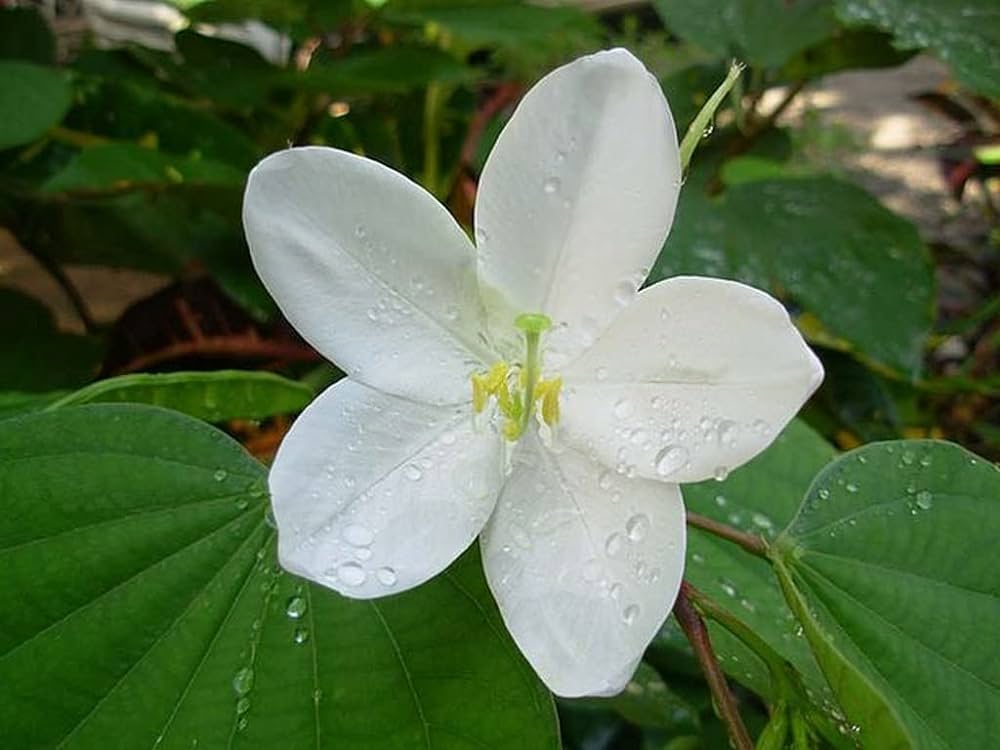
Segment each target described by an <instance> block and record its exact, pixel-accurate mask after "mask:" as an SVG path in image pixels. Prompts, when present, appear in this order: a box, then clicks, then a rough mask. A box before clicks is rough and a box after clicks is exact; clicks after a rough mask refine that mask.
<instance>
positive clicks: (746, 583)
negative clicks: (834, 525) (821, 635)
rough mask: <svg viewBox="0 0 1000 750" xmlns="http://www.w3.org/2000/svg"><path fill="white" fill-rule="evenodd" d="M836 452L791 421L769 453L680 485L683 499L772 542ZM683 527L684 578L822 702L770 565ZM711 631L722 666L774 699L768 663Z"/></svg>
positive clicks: (816, 674)
mask: <svg viewBox="0 0 1000 750" xmlns="http://www.w3.org/2000/svg"><path fill="white" fill-rule="evenodd" d="M833 455H834V451H833V448H832V447H831V446H830V445H829V443H827V442H826V441H825V440H823V438H821V437H820V436H819V435H818V434H816V433H815V432H813V431H812V429H810V428H809V427H807V426H806V425H805V424H803V423H802V422H799V421H794V422H792V423H791V424H790V425H789V426H788V427H787V428H785V430H784V431H783V432H782V433H781V435H779V436H778V438H777V439H776V440H775V441H774V443H773V444H772V445H771V447H770V448H768V449H767V450H766V451H764V453H762V454H761V455H760V456H758V457H757V458H755V459H754V460H753V461H751V462H750V463H749V464H747V465H746V466H744V467H742V468H740V469H737V470H736V471H734V472H733V473H732V474H730V475H729V477H728V478H727V479H726V480H725V481H723V482H716V481H715V480H709V481H707V482H700V483H698V484H693V485H685V486H684V502H685V505H686V506H687V508H688V510H689V511H691V512H693V513H699V514H701V515H704V516H708V517H709V518H712V519H714V520H716V521H720V522H722V523H725V524H728V525H730V526H733V527H736V528H738V529H740V530H742V531H746V532H748V533H751V534H755V535H758V536H763V537H764V538H765V539H773V538H774V536H775V535H776V534H777V532H778V531H779V530H780V529H782V528H784V526H785V525H786V524H787V523H788V522H789V520H790V519H791V518H792V516H793V515H794V513H795V510H796V508H797V507H798V505H799V502H800V500H801V498H802V496H803V495H804V494H805V492H806V490H807V489H808V487H809V483H810V482H811V481H812V479H813V477H814V476H815V475H816V472H818V471H819V470H820V469H821V468H822V467H823V466H824V465H825V464H826V463H827V462H828V461H829V460H830V459H831V458H832V457H833ZM688 528H689V533H688V550H687V566H686V568H685V577H686V579H687V580H688V581H689V582H690V583H692V584H693V585H694V586H695V588H697V589H698V590H700V591H702V592H703V593H704V594H706V595H707V596H709V597H711V598H712V599H713V600H715V601H716V602H717V603H718V604H719V605H720V606H721V607H723V608H724V609H726V610H728V611H729V613H730V614H732V615H733V616H734V617H736V618H737V619H739V620H741V621H742V622H743V623H744V624H746V625H747V626H748V627H749V628H751V629H752V630H753V631H754V632H755V633H757V635H759V636H760V637H761V638H763V639H764V640H765V641H766V642H767V643H768V645H770V646H771V648H773V649H774V650H775V651H777V652H778V653H779V654H781V655H782V656H783V657H784V658H785V659H787V660H788V661H789V662H791V664H792V665H793V666H794V667H795V668H796V669H797V670H798V671H799V672H800V673H801V674H802V676H803V678H804V680H805V682H806V684H807V685H809V686H810V687H811V688H813V689H814V690H815V691H816V692H817V696H819V700H820V702H822V697H823V695H822V694H823V692H824V682H823V679H822V676H821V675H820V673H819V670H818V668H817V666H816V663H815V661H814V660H813V658H812V655H811V654H810V653H809V648H808V645H807V644H806V642H805V639H804V638H802V633H801V631H800V630H799V629H798V628H797V625H796V623H795V620H794V617H793V615H792V613H791V611H790V610H789V609H788V607H787V606H786V605H785V602H784V599H783V597H782V595H781V589H780V588H779V587H778V581H777V579H776V578H775V576H774V573H773V571H772V570H771V567H770V566H769V565H768V564H767V562H765V561H764V560H760V559H757V558H754V557H752V556H750V555H749V554H748V553H746V552H744V551H743V550H742V549H740V548H739V547H737V546H736V545H734V544H732V543H731V542H727V541H725V540H722V539H720V538H719V537H716V536H713V535H711V534H709V533H707V532H705V531H701V530H699V529H696V528H693V527H690V526H689V527H688ZM711 632H712V638H713V641H714V643H715V645H716V650H717V651H718V652H719V654H720V657H721V659H722V665H723V667H724V668H725V669H726V670H727V671H728V672H729V673H730V674H731V675H732V676H734V677H735V678H736V679H738V680H740V681H741V682H743V683H744V684H746V685H747V686H749V687H751V688H752V689H753V690H755V691H756V692H758V693H760V694H762V695H765V696H773V695H774V691H773V686H772V685H771V680H770V678H769V675H768V673H767V670H766V668H765V665H764V664H763V663H762V662H761V661H760V660H759V659H757V658H756V657H755V656H754V655H753V653H752V652H751V651H749V650H748V649H747V648H745V647H744V646H743V644H742V643H741V642H740V641H739V640H737V639H736V638H735V637H733V636H732V635H731V634H729V633H728V631H726V630H724V629H723V628H721V627H719V626H717V625H715V624H712V625H711Z"/></svg>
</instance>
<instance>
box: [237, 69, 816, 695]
mask: <svg viewBox="0 0 1000 750" xmlns="http://www.w3.org/2000/svg"><path fill="white" fill-rule="evenodd" d="M680 178H681V169H680V165H679V154H678V146H677V136H676V133H675V130H674V124H673V120H672V118H671V115H670V111H669V109H668V107H667V104H666V101H665V100H664V98H663V94H662V93H661V90H660V87H659V85H658V84H657V82H656V80H655V79H654V78H653V77H652V76H651V75H650V74H649V73H648V72H647V71H646V70H645V68H644V67H643V66H642V64H641V63H640V62H639V61H638V60H636V59H635V58H634V57H633V56H632V55H631V54H629V53H628V52H626V51H624V50H612V51H609V52H602V53H599V54H596V55H592V56H589V57H585V58H582V59H580V60H577V61H576V62H573V63H571V64H569V65H566V66H565V67H562V68H559V69H558V70H556V71H554V72H553V73H551V74H550V75H548V76H546V77H545V78H543V79H542V80H541V81H540V82H539V83H538V84H537V85H536V86H535V87H534V88H533V89H532V90H531V91H530V92H528V94H527V95H526V96H525V97H524V100H523V101H522V102H521V104H520V106H519V107H518V108H517V111H516V112H515V113H514V116H513V117H512V118H511V120H510V122H509V123H508V124H507V126H506V127H505V128H504V131H503V133H502V134H501V135H500V138H499V140H498V141H497V144H496V146H495V147H494V149H493V152H492V154H491V155H490V157H489V160H488V161H487V163H486V167H485V169H484V170H483V174H482V179H481V182H480V186H479V195H478V199H477V203H476V210H475V224H476V231H475V236H476V244H475V246H473V244H472V243H471V242H470V241H469V239H468V237H467V236H466V234H465V233H464V232H463V231H462V229H461V228H460V227H459V226H458V224H457V223H456V222H455V221H454V219H452V217H451V216H450V215H449V214H448V213H447V211H446V210H445V209H444V208H443V207H442V206H441V205H440V204H439V203H438V202H437V201H436V200H435V199H434V198H432V197H431V196H430V195H429V194H428V193H426V192H425V191H424V190H423V189H422V188H420V187H418V186H417V185H415V184H414V183H413V182H411V181H410V180H408V179H407V178H406V177H404V176H402V175H400V174H398V173H397V172H394V171H392V170H391V169H388V168H387V167H384V166H382V165H380V164H378V163H376V162H374V161H371V160H369V159H365V158H362V157H359V156H355V155H353V154H350V153H346V152H343V151H338V150H334V149H328V148H298V149H291V150H288V151H282V152H280V153H277V154H274V155H272V156H270V157H268V158H267V159H265V160H264V161H262V162H261V163H260V164H259V165H258V166H257V167H256V169H254V171H253V173H252V174H251V175H250V179H249V183H248V185H247V191H246V199H245V206H244V223H245V226H246V233H247V238H248V240H249V243H250V248H251V251H252V254H253V260H254V263H255V265H256V268H257V271H258V272H259V274H260V276H261V278H262V279H263V280H264V283H265V284H266V285H267V288H268V289H269V290H270V292H271V294H272V295H273V296H274V298H275V299H276V300H277V302H278V304H279V306H280V307H281V309H282V311H283V312H284V314H285V315H286V316H287V317H288V319H289V320H290V321H291V323H292V324H293V325H294V326H295V327H296V328H297V329H298V330H299V331H300V332H301V334H302V335H303V336H304V337H305V338H306V339H307V340H308V341H309V342H310V343H312V344H313V345H314V346H315V347H316V348H317V349H318V350H319V351H320V352H322V353H323V354H324V355H326V356H327V357H329V358H330V359H331V360H332V361H334V362H336V363H337V364H338V365H339V366H340V367H341V368H343V370H344V371H345V372H346V373H347V374H348V376H349V377H348V378H346V379H344V380H342V381H340V382H339V383H337V384H335V385H334V386H332V387H330V388H329V389H328V390H327V391H325V392H324V393H323V394H322V395H320V396H319V397H318V398H317V399H316V400H315V401H314V402H313V403H312V404H311V405H310V406H309V408H308V409H306V410H305V412H304V413H303V414H302V415H301V416H300V417H299V418H298V420H297V421H296V422H295V424H294V426H293V427H292V429H291V431H290V432H289V433H288V435H287V437H286V438H285V440H284V442H283V443H282V445H281V448H280V450H279V451H278V455H277V458H276V459H275V462H274V466H273V467H272V469H271V474H270V488H271V495H272V502H273V505H274V515H275V518H276V519H277V524H278V531H279V535H278V539H279V555H280V559H281V562H282V565H284V566H285V567H286V568H288V569H289V570H291V571H294V572H295V573H298V574H299V575H302V576H305V577H306V578H309V579H312V580H314V581H317V582H319V583H321V584H323V585H325V586H329V587H330V588H333V589H336V590H337V591H339V592H341V593H342V594H345V595H347V596H351V597H357V598H371V597H378V596H386V595H389V594H393V593H396V592H399V591H403V590H405V589H409V588H411V587H413V586H416V585H418V584H419V583H421V582H423V581H425V580H427V579H428V578H430V577H432V576H434V575H436V574H437V573H439V572H440V571H442V570H443V569H444V568H445V567H447V566H448V564H449V563H451V562H452V561H453V560H454V559H455V558H456V557H457V556H458V555H459V554H460V553H461V552H462V551H463V550H464V549H465V548H466V547H468V545H469V544H470V543H471V542H472V541H473V540H474V539H475V538H476V536H477V535H479V534H480V532H482V534H481V538H480V545H481V549H482V559H483V566H484V568H485V572H486V577H487V580H488V582H489V585H490V588H491V590H492V591H493V594H494V596H495V597H496V600H497V603H498V604H499V607H500V611H501V613H502V614H503V618H504V621H505V622H506V624H507V627H508V629H509V630H510V632H511V634H512V636H513V637H514V640H515V641H516V642H517V644H518V646H519V647H520V648H521V650H522V651H523V652H524V654H525V656H526V657H527V658H528V660H529V661H530V662H531V664H532V665H533V667H534V668H535V670H536V671H537V672H538V674H539V675H540V676H541V678H542V679H543V680H544V681H545V683H546V684H547V685H548V686H549V688H550V689H551V690H553V691H554V692H556V693H558V694H560V695H564V696H577V695H588V694H608V693H614V692H617V691H619V690H620V689H621V688H622V687H623V686H624V685H625V683H626V682H627V681H628V679H629V677H630V676H631V674H632V672H633V670H634V668H635V666H636V664H637V663H638V661H639V659H640V657H641V656H642V653H643V650H644V649H645V647H646V646H647V645H648V643H649V641H650V639H651V638H652V637H653V636H654V635H655V633H656V632H657V630H658V629H659V628H660V626H661V625H662V623H663V621H664V619H665V618H666V616H667V614H668V612H669V611H670V608H671V606H672V604H673V601H674V598H675V597H676V595H677V590H678V587H679V585H680V581H681V575H682V571H683V567H684V546H685V519H684V508H683V504H682V501H681V493H680V489H679V488H678V485H677V483H678V482H694V481H699V480H702V479H706V478H708V477H711V476H713V475H715V476H719V477H721V476H722V475H724V474H725V473H726V472H727V471H728V470H730V469H732V468H734V467H736V466H739V465H740V464H742V463H744V462H745V461H747V460H748V459H750V458H751V457H753V456H755V455H756V454H757V453H759V452H760V451H761V450H763V449H764V448H765V447H766V446H767V445H768V444H769V443H770V442H771V441H772V440H773V438H774V437H775V436H776V435H777V433H778V431H779V430H780V429H781V428H782V427H783V426H784V425H785V424H786V423H787V422H788V420H789V419H791V417H792V416H793V415H794V414H795V412H796V411H797V410H798V408H799V407H800V406H801V405H802V403H803V402H804V401H805V400H806V399H807V398H808V396H809V395H810V394H811V393H812V391H813V390H814V389H815V388H816V386H817V385H818V383H819V382H820V380H821V379H822V369H821V367H820V365H819V362H818V361H817V359H816V358H815V356H813V354H812V353H811V352H810V351H809V349H808V348H807V347H806V345H805V344H804V343H803V341H802V339H801V337H800V336H799V334H798V333H797V332H796V330H795V328H794V327H793V326H792V324H791V322H790V320H789V318H788V315H787V314H786V312H785V310H784V308H783V307H782V306H781V305H780V304H779V303H778V302H776V301H775V300H774V299H772V298H771V297H769V296H768V295H766V294H764V293H762V292H759V291H756V290H754V289H751V288H749V287H746V286H743V285H741V284H737V283H734V282H729V281H721V280H716V279H706V278H694V277H683V278H673V279H669V280H667V281H661V282H659V283H657V284H654V285H652V286H650V287H649V288H647V289H644V290H642V291H641V292H637V290H638V288H639V286H640V285H641V284H642V282H643V280H644V279H645V277H646V274H647V273H648V270H649V268H650V266H651V264H652V263H653V260H654V259H655V257H656V255H657V253H658V252H659V250H660V248H661V246H662V245H663V241H664V239H665V237H666V234H667V231H668V229H669V227H670V224H671V221H672V219H673V214H674V208H675V205H676V202H677V194H678V190H679V189H680V183H681V179H680ZM549 323H551V326H550V327H549V326H548V324H549ZM479 411H481V413H479V414H478V417H477V414H476V412H479Z"/></svg>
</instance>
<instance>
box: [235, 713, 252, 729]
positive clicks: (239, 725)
mask: <svg viewBox="0 0 1000 750" xmlns="http://www.w3.org/2000/svg"><path fill="white" fill-rule="evenodd" d="M249 724H250V722H249V721H247V717H246V716H241V717H240V720H239V721H237V722H236V731H237V732H245V731H246V730H247V726H249Z"/></svg>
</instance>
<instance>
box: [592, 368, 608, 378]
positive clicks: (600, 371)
mask: <svg viewBox="0 0 1000 750" xmlns="http://www.w3.org/2000/svg"><path fill="white" fill-rule="evenodd" d="M594 377H595V378H597V380H599V381H600V380H607V379H608V368H607V367H598V368H597V369H596V370H594Z"/></svg>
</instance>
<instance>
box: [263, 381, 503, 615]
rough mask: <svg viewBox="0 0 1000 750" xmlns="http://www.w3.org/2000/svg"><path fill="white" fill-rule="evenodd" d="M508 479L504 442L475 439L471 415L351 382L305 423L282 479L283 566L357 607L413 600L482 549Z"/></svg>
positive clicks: (274, 490)
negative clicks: (396, 598) (482, 534)
mask: <svg viewBox="0 0 1000 750" xmlns="http://www.w3.org/2000/svg"><path fill="white" fill-rule="evenodd" d="M501 477H502V470H501V450H500V438H499V437H498V436H497V435H496V433H495V432H491V431H487V430H482V431H477V430H476V429H474V427H473V424H472V419H471V416H470V411H469V407H468V406H465V407H440V406H429V405H427V404H418V403H414V402H412V401H407V400H404V399H401V398H398V397H395V396H389V395H387V394H384V393H381V392H379V391H376V390H373V389H371V388H368V387H367V386H364V385H361V384H360V383H356V382H353V381H351V380H348V379H344V380H341V381H340V382H338V383H336V384H335V385H333V386H331V387H330V388H328V389H327V390H326V391H324V392H323V393H322V394H321V395H320V396H319V398H317V399H316V400H315V401H313V403H312V404H311V405H310V406H309V407H308V408H307V409H306V410H305V411H304V412H303V413H302V415H301V416H300V417H299V418H298V419H297V420H296V421H295V424H294V425H292V429H291V431H290V432H289V433H288V435H287V436H286V437H285V439H284V441H283V442H282V443H281V447H280V449H279V450H278V455H277V457H276V458H275V460H274V465H273V466H272V468H271V474H270V479H269V483H270V488H271V501H272V505H273V508H274V516H275V519H276V520H277V524H278V556H279V559H280V560H281V564H282V565H283V566H284V567H285V568H287V569H288V570H290V571H292V572H294V573H297V574H298V575H301V576H304V577H306V578H309V579H311V580H313V581H316V582H318V583H321V584H323V585H324V586H329V587H330V588H332V589H335V590H337V591H339V592H340V593H342V594H344V595H345V596H350V597H354V598H358V599H369V598H374V597H378V596H386V595H388V594H394V593H397V592H399V591H405V590H406V589H409V588H412V587H413V586H416V585H417V584H420V583H423V582H424V581H426V580H427V579H428V578H431V577H432V576H434V575H436V574H437V573H439V572H441V571H442V570H444V569H445V568H446V567H447V566H448V565H449V564H450V563H451V562H452V561H453V560H454V559H455V558H456V557H458V555H459V554H460V553H461V552H462V551H463V550H464V549H465V548H466V547H468V546H469V544H470V543H471V542H472V540H473V539H475V537H476V535H477V534H478V533H479V531H480V529H481V528H482V526H483V524H484V523H485V521H486V519H487V517H488V516H489V514H490V512H491V511H492V510H493V506H494V504H495V502H496V497H497V493H498V492H499V489H500V483H501Z"/></svg>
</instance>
